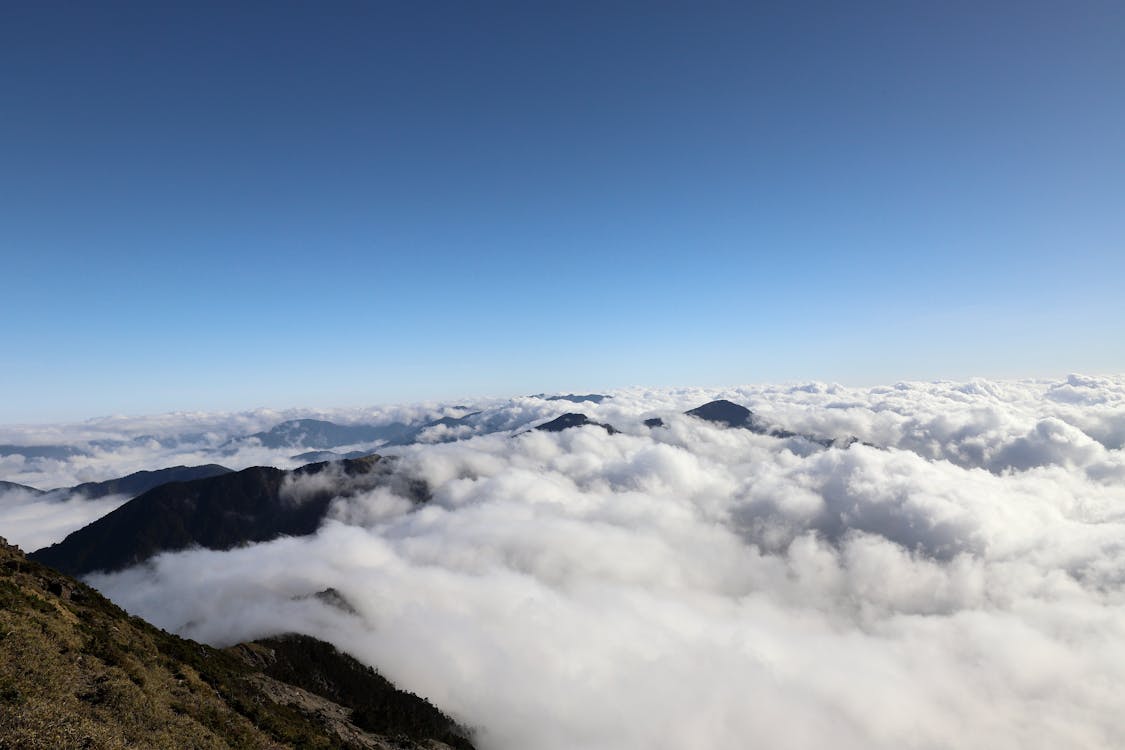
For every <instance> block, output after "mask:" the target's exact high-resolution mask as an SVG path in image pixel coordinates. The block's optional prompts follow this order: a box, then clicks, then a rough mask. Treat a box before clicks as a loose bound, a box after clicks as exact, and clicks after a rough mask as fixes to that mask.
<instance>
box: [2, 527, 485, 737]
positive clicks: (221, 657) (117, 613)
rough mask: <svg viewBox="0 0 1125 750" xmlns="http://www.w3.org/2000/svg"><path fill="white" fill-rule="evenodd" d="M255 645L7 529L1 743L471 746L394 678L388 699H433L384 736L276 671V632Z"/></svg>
mask: <svg viewBox="0 0 1125 750" xmlns="http://www.w3.org/2000/svg"><path fill="white" fill-rule="evenodd" d="M310 640H311V639H310ZM300 643H302V641H301V640H289V641H285V642H284V643H282V642H278V645H279V646H280V647H281V648H282V649H283V650H284V649H289V650H292V649H293V648H294V646H295V644H300ZM314 643H317V642H314ZM286 644H288V645H286ZM319 647H320V648H319V649H318V653H320V654H322V655H323V654H327V659H328V663H329V664H328V666H324V667H322V671H323V672H325V673H326V674H329V675H336V674H345V675H346V676H347V677H348V680H349V681H350V682H349V683H348V685H349V689H350V690H357V691H358V692H360V693H361V694H364V695H366V694H368V693H373V692H377V691H384V692H386V688H385V687H384V684H385V685H389V683H386V681H385V680H383V679H382V678H381V677H379V676H378V675H377V674H376V673H374V672H373V671H371V670H369V669H367V668H366V667H363V666H362V665H359V664H358V662H355V661H354V660H351V659H349V658H348V657H345V656H343V655H341V654H339V653H338V652H336V651H335V650H334V649H332V648H331V647H330V646H328V645H327V644H319ZM252 648H254V649H255V650H257V651H258V652H259V653H263V654H265V655H266V658H263V659H261V660H259V661H260V662H261V663H259V664H255V663H254V660H252V659H247V658H245V655H244V653H245V650H246V647H242V648H241V649H240V650H231V651H222V650H218V649H214V648H210V647H208V646H204V645H201V644H198V643H195V642H193V641H188V640H184V639H181V638H178V637H176V636H174V635H171V634H168V633H165V632H163V631H161V630H158V629H156V628H154V627H153V626H151V625H149V624H148V623H146V622H145V621H143V620H141V619H139V618H135V617H130V616H129V615H128V614H126V613H125V612H124V611H123V610H121V609H120V608H118V607H116V606H115V605H113V604H112V603H111V602H109V601H108V600H107V599H105V598H104V597H103V596H101V595H100V594H98V593H97V592H96V591H94V590H93V589H91V588H89V587H87V586H85V585H84V584H81V583H79V582H78V581H75V580H74V579H71V578H69V577H67V576H64V575H62V574H60V573H56V572H55V571H53V570H51V569H49V568H46V567H44V566H41V565H39V564H37V563H34V562H31V561H29V560H27V559H26V558H25V557H24V556H23V555H22V553H20V552H19V550H17V549H16V548H13V547H9V546H7V545H6V544H3V540H0V750H39V749H40V748H41V749H42V750H59V749H60V748H91V749H94V748H96V749H98V750H102V749H104V750H111V749H116V748H199V749H201V750H202V749H203V748H287V747H299V748H365V749H366V748H382V747H445V746H447V745H445V744H444V743H443V742H438V741H437V739H441V740H445V741H447V742H451V744H453V745H454V746H458V747H464V748H471V744H470V743H469V741H468V740H467V739H466V738H465V737H464V736H463V732H462V730H460V729H459V728H458V727H457V726H456V725H455V724H453V722H451V721H450V720H448V719H447V718H446V717H444V716H443V715H441V714H440V712H437V710H436V709H433V707H432V706H429V704H428V703H426V702H425V701H423V700H422V699H420V698H417V697H416V696H413V695H410V694H408V693H402V692H401V691H394V689H393V688H391V692H390V693H387V695H389V696H390V697H389V700H391V701H392V703H391V704H389V705H400V704H398V703H393V701H400V702H401V705H404V706H408V707H410V708H411V710H412V711H414V713H415V714H416V713H417V712H418V711H417V707H418V706H421V712H422V715H423V716H424V717H425V721H422V722H419V720H418V719H417V718H416V716H414V715H412V716H411V720H410V723H409V724H408V725H403V726H405V727H406V728H407V730H408V731H410V732H412V734H409V735H408V734H406V733H404V732H402V731H394V730H395V729H396V728H398V727H396V725H395V724H394V723H393V722H392V723H391V724H388V725H387V726H386V728H388V729H390V730H391V731H390V732H388V733H387V734H384V735H378V734H375V733H372V732H370V731H366V729H367V728H370V727H365V728H360V727H357V726H355V721H354V720H353V714H356V713H358V712H359V710H360V708H362V706H359V705H355V706H353V707H349V706H348V705H341V703H345V704H346V703H349V701H347V700H331V698H338V695H329V696H327V697H326V696H324V695H319V696H318V695H316V694H315V692H310V690H307V689H305V688H308V687H309V686H307V685H305V686H301V685H294V684H288V683H286V682H281V681H279V680H278V679H276V678H275V677H273V676H269V675H268V674H267V673H266V671H265V670H266V669H270V670H272V671H274V672H276V671H277V670H278V667H277V664H278V663H279V661H280V659H278V657H277V656H275V652H274V650H273V649H271V648H269V646H267V645H262V644H253V646H252ZM357 680H358V682H357ZM329 682H330V681H329ZM326 685H327V687H328V688H329V689H330V690H335V691H336V693H340V692H341V691H340V686H339V685H336V684H328V683H326ZM372 686H374V687H372ZM313 687H315V686H313ZM319 692H322V693H323V692H324V691H319ZM345 697H347V696H346V695H345ZM427 707H428V709H429V710H430V711H432V713H427V712H426V710H427ZM395 713H397V711H396V712H395ZM439 717H440V718H439ZM427 722H428V723H427ZM358 723H360V724H367V723H368V722H365V721H358ZM413 732H417V733H413ZM430 738H436V739H430Z"/></svg>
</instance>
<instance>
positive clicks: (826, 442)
mask: <svg viewBox="0 0 1125 750" xmlns="http://www.w3.org/2000/svg"><path fill="white" fill-rule="evenodd" d="M684 414H687V415H688V416H692V417H698V418H699V419H705V420H707V421H708V422H714V423H715V424H720V425H723V426H724V427H740V428H742V429H746V430H750V431H751V432H755V433H757V434H759V435H769V436H770V437H775V438H781V439H788V438H802V439H804V440H807V441H809V442H810V443H815V444H816V445H819V446H821V447H822V448H849V447H851V446H852V445H855V444H856V443H858V442H859V438H857V437H854V436H849V437H846V438H829V437H818V436H816V435H809V434H806V433H801V432H793V431H791V430H783V429H781V428H778V427H766V426H765V425H764V424H763V423H762V422H761V421H760V420H759V419H758V417H756V416H755V415H754V413H753V412H751V411H750V410H749V409H747V408H746V407H745V406H740V405H738V404H736V403H734V402H733V401H727V400H726V399H719V400H718V401H709V402H708V403H706V404H704V405H703V406H698V407H696V408H694V409H691V410H689V411H685V412H684ZM645 424H646V425H648V426H649V427H660V426H663V424H664V422H663V420H661V419H660V418H659V417H657V418H655V419H646V420H645ZM864 445H867V446H869V447H875V446H873V445H871V444H870V443H864Z"/></svg>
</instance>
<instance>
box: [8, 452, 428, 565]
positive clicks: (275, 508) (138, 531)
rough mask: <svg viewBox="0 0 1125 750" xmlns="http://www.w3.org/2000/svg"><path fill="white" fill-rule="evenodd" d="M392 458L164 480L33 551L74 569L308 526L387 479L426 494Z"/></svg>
mask: <svg viewBox="0 0 1125 750" xmlns="http://www.w3.org/2000/svg"><path fill="white" fill-rule="evenodd" d="M390 463H391V462H389V461H384V460H382V459H381V458H380V457H379V456H376V455H372V456H367V457H365V458H359V459H345V460H343V461H338V462H336V461H334V462H322V463H315V464H309V465H308V466H303V467H301V468H299V469H294V470H293V471H283V470H281V469H275V468H273V467H270V466H254V467H251V468H249V469H244V470H242V471H238V472H231V473H229V474H222V475H219V476H214V477H209V478H207V479H197V480H194V481H190V482H172V483H169V484H164V485H161V486H159V487H155V488H153V489H151V490H149V491H148V492H145V493H143V494H141V495H139V496H138V497H135V498H133V499H132V500H130V501H129V502H127V503H125V504H124V505H122V506H121V507H119V508H117V509H116V510H114V511H112V512H110V513H107V514H106V515H104V516H102V517H101V518H99V519H97V520H96V521H94V522H93V523H91V524H89V525H87V526H84V527H82V528H81V529H79V530H77V531H75V532H73V533H72V534H70V535H69V536H67V537H66V538H65V539H63V540H62V541H61V542H58V543H56V544H52V545H51V546H49V547H44V548H43V549H40V550H36V551H35V552H32V553H31V554H30V555H28V557H29V558H31V559H33V560H36V561H37V562H41V563H43V564H44V565H49V566H51V567H53V568H55V569H57V570H60V571H62V572H64V573H68V574H70V575H86V574H87V573H91V572H94V571H97V570H103V571H115V570H121V569H123V568H127V567H129V566H132V565H136V564H138V563H141V562H144V561H145V560H147V559H149V558H150V557H153V556H154V555H157V554H159V553H161V552H171V551H176V550H182V549H187V548H188V547H193V546H199V547H205V548H207V549H218V550H223V549H231V548H233V547H237V546H239V545H242V544H247V543H250V542H265V541H269V540H271V539H276V538H277V537H279V536H282V535H287V536H304V535H307V534H311V533H313V532H314V531H316V529H317V528H318V527H319V526H320V522H321V520H322V519H323V518H324V516H325V514H326V513H327V511H328V506H329V504H330V503H331V501H332V500H333V499H334V498H336V497H339V496H341V495H346V494H349V493H351V492H355V491H360V490H363V489H368V488H370V487H374V486H376V485H378V484H382V483H386V484H392V485H393V486H395V487H396V488H398V491H400V492H402V493H403V494H405V495H407V496H409V497H411V498H412V499H414V500H415V501H418V502H421V501H424V500H425V499H426V497H427V495H426V487H425V485H424V484H422V483H420V482H411V481H408V480H405V479H403V478H401V477H396V476H395V475H394V474H393V472H392V471H391V469H390ZM325 471H331V472H336V473H337V474H338V476H334V477H332V478H331V480H330V481H328V482H319V483H310V484H311V488H310V489H309V490H308V491H303V492H298V491H297V490H298V489H299V488H300V486H301V483H300V481H299V480H300V479H301V478H302V477H308V476H312V475H315V474H319V473H321V472H325Z"/></svg>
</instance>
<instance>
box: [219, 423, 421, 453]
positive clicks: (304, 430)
mask: <svg viewBox="0 0 1125 750" xmlns="http://www.w3.org/2000/svg"><path fill="white" fill-rule="evenodd" d="M411 429H413V428H411V426H410V425H406V424H403V423H402V422H392V423H390V424H386V425H379V426H375V425H364V424H336V423H335V422H327V421H325V420H323V419H291V420H289V421H288V422H282V423H281V424H279V425H275V426H274V427H272V428H271V429H269V430H267V431H266V432H255V433H254V434H253V435H247V436H246V437H245V438H238V439H237V440H236V441H230V442H229V443H228V445H231V444H233V443H235V442H237V441H241V440H246V439H248V438H255V439H257V440H258V441H259V442H260V443H261V444H262V446H264V447H266V448H321V449H324V448H336V447H337V446H341V445H355V444H357V443H374V442H378V441H380V440H383V441H388V440H397V439H399V438H401V437H402V436H403V435H404V434H406V433H408V432H409V431H410V430H411Z"/></svg>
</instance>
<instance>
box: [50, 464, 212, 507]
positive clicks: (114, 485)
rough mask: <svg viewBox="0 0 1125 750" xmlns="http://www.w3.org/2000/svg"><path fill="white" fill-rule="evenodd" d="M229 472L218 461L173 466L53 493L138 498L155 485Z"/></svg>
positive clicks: (88, 496) (90, 498)
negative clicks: (214, 462)
mask: <svg viewBox="0 0 1125 750" xmlns="http://www.w3.org/2000/svg"><path fill="white" fill-rule="evenodd" d="M229 473H231V470H230V469H228V468H227V467H225V466H219V465H218V464H204V465H203V466H170V467H168V468H166V469H157V470H156V471H138V472H134V473H133V474H129V475H128V476H124V477H119V478H117V479H108V480H106V481H104V482H85V483H83V484H78V485H75V486H74V487H66V488H63V489H58V490H52V492H54V493H62V492H65V493H67V494H80V495H84V496H85V497H86V498H87V499H88V500H94V499H96V498H99V497H106V496H107V495H128V496H130V497H136V496H137V495H140V494H141V493H143V492H148V491H149V490H151V489H152V488H154V487H159V486H160V485H162V484H168V483H169V482H190V481H193V480H195V479H206V478H208V477H215V476H219V475H220V474H229Z"/></svg>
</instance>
